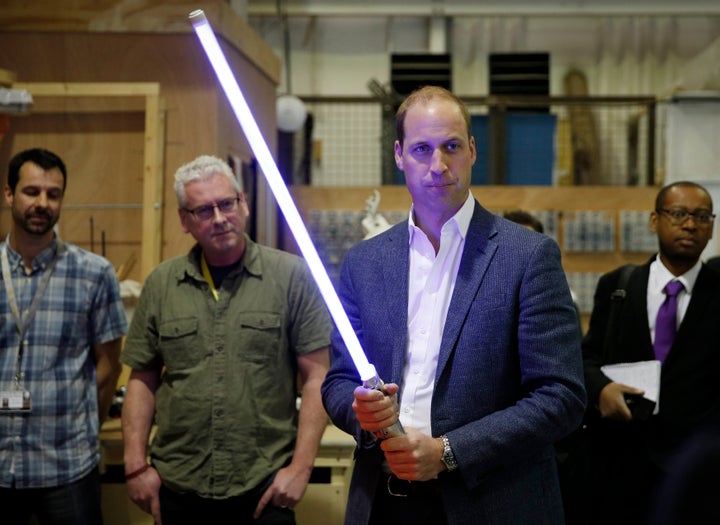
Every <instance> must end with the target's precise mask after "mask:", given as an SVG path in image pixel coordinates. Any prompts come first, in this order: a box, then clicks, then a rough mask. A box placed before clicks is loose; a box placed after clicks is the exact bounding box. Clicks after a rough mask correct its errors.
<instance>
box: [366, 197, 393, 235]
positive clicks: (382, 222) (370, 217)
mask: <svg viewBox="0 0 720 525" xmlns="http://www.w3.org/2000/svg"><path fill="white" fill-rule="evenodd" d="M379 204H380V192H379V191H378V190H373V194H372V195H371V196H370V197H368V198H367V200H366V201H365V218H364V219H363V220H362V221H361V223H360V224H362V227H363V232H364V233H365V237H364V239H369V238H370V237H375V236H376V235H377V234H378V233H382V232H384V231H385V230H387V229H388V228H389V227H390V226H391V225H390V223H389V222H388V221H387V219H385V217H383V216H382V215H381V214H380V213H378V211H377V209H378V206H379Z"/></svg>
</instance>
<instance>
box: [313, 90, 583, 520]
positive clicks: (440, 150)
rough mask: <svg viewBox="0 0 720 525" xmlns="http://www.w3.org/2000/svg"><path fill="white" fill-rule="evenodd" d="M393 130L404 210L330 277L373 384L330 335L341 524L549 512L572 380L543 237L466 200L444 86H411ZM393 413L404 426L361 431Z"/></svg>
mask: <svg viewBox="0 0 720 525" xmlns="http://www.w3.org/2000/svg"><path fill="white" fill-rule="evenodd" d="M397 133H398V139H397V141H396V143H395V160H396V163H397V166H398V168H399V169H400V170H402V171H403V172H404V173H405V179H406V184H407V187H408V190H409V192H410V194H411V196H412V209H411V211H410V215H409V220H408V221H405V222H403V223H401V224H399V225H396V226H394V227H393V228H391V229H389V230H387V231H385V232H383V233H381V234H380V235H377V236H376V237H373V238H372V239H369V240H367V241H364V242H362V243H360V244H359V245H357V246H355V247H354V248H352V249H351V250H349V252H348V253H347V255H346V259H345V261H344V263H343V267H342V270H341V284H340V297H341V300H342V302H343V305H344V307H345V309H346V311H347V313H348V316H349V318H350V321H351V323H352V325H353V327H354V329H355V331H356V333H357V335H358V337H359V339H360V343H361V345H362V347H363V349H364V350H365V352H366V353H367V355H368V358H369V360H370V362H372V363H373V364H374V365H375V367H376V369H377V371H378V373H379V376H380V377H381V378H383V379H384V380H385V381H386V382H387V384H386V385H385V388H384V391H380V390H373V389H366V388H363V387H362V386H358V385H359V384H360V378H359V375H358V373H357V371H356V370H355V369H354V366H353V363H352V361H351V360H350V357H349V355H348V352H347V350H346V348H345V345H344V342H343V341H342V339H341V338H340V336H339V334H338V333H337V332H335V333H334V335H333V338H332V366H331V370H330V371H329V373H328V375H327V378H326V381H325V382H324V384H323V388H322V392H323V401H324V403H325V408H326V409H327V411H328V413H329V414H330V417H331V418H332V420H333V421H334V423H335V424H336V425H338V426H339V427H340V428H342V429H343V430H345V431H346V432H348V433H350V434H353V435H354V436H355V437H356V439H357V443H358V445H357V453H356V463H355V466H354V469H353V476H352V481H351V486H350V493H349V501H348V506H347V510H346V517H345V523H346V524H348V525H350V524H353V525H354V524H362V525H367V524H368V523H372V524H375V523H381V522H385V523H393V524H404V523H407V524H410V523H412V524H413V525H422V524H432V525H442V524H451V525H452V524H458V525H466V524H468V523H483V524H484V525H494V524H502V525H511V524H518V525H520V524H522V525H527V524H533V525H542V524H548V525H550V524H553V525H556V524H558V523H562V522H563V511H562V503H561V498H560V491H559V484H558V477H557V472H556V466H555V454H554V450H553V443H554V442H555V441H557V440H558V439H559V438H561V437H563V436H564V435H566V434H567V433H568V432H570V431H571V430H572V429H573V428H574V427H576V426H577V425H578V424H579V422H580V419H581V417H582V413H583V411H584V407H585V390H584V387H583V384H582V363H581V353H580V338H579V337H578V328H577V320H576V316H575V312H574V309H573V304H572V300H571V297H570V291H569V289H568V285H567V281H566V279H565V275H564V274H563V270H562V267H561V265H560V251H559V249H558V246H557V244H556V243H555V242H554V241H553V240H552V239H550V238H549V237H547V236H544V235H541V234H538V233H536V232H533V231H531V230H529V229H528V228H525V227H523V226H520V225H518V224H515V223H512V222H510V221H507V220H505V219H502V218H500V217H497V216H495V215H493V214H491V213H489V212H488V211H487V210H485V209H484V208H483V207H482V206H481V205H480V204H479V203H478V202H477V201H476V200H475V199H474V198H473V196H472V194H471V193H470V176H471V168H472V165H473V163H474V162H475V158H476V149H475V142H474V139H473V138H472V136H471V135H470V117H469V115H468V112H467V108H466V107H465V105H464V104H463V103H462V102H461V101H460V100H458V99H457V98H456V97H455V96H454V95H452V94H451V93H450V92H448V91H447V90H444V89H441V88H436V87H426V88H422V89H421V90H419V91H416V92H415V93H413V94H411V95H410V96H409V97H408V98H407V99H406V100H405V102H403V104H402V105H401V106H400V108H399V110H398V114H397ZM399 385H401V386H399ZM398 412H399V414H398ZM398 418H399V420H400V422H401V423H402V426H403V427H404V429H405V433H404V434H401V435H394V436H393V437H390V438H388V439H384V440H380V439H377V438H376V437H375V435H374V433H376V432H378V431H380V430H381V429H383V428H387V427H390V426H391V425H393V424H395V423H396V422H397V421H398Z"/></svg>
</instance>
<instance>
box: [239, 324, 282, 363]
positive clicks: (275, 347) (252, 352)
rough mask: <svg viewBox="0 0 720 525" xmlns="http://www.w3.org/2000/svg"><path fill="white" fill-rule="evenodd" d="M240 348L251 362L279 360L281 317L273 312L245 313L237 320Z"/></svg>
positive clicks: (242, 353)
mask: <svg viewBox="0 0 720 525" xmlns="http://www.w3.org/2000/svg"><path fill="white" fill-rule="evenodd" d="M237 321H238V322H237V325H236V326H237V329H238V333H237V338H236V339H235V340H236V341H238V348H239V349H240V350H241V355H242V356H243V357H244V358H245V359H246V360H247V361H249V362H254V363H262V362H266V361H267V360H269V359H275V358H277V353H278V351H279V350H280V346H281V339H282V338H281V330H280V326H281V323H280V315H278V314H277V313H273V312H244V313H242V314H240V315H239V316H238V318H237Z"/></svg>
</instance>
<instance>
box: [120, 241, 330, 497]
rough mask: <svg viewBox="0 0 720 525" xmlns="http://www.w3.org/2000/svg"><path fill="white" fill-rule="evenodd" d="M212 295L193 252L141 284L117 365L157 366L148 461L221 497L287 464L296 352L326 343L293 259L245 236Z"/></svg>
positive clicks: (302, 270) (183, 486) (315, 300)
mask: <svg viewBox="0 0 720 525" xmlns="http://www.w3.org/2000/svg"><path fill="white" fill-rule="evenodd" d="M247 241H248V243H247V248H246V250H245V255H244V256H243V260H242V262H241V264H240V265H239V266H238V267H237V268H236V269H234V270H233V271H232V272H230V273H229V274H228V275H227V277H225V278H224V280H223V281H222V284H221V285H220V287H219V288H218V290H217V292H218V300H217V301H216V300H215V298H214V297H213V294H212V291H211V289H210V286H209V285H208V283H207V282H206V280H205V278H204V277H203V276H202V272H201V270H200V264H199V257H200V248H199V246H195V247H194V248H193V249H192V250H191V251H190V253H189V254H188V255H185V256H181V257H177V258H174V259H171V260H169V261H166V262H164V263H162V264H160V265H159V266H158V267H157V268H156V269H155V270H154V271H153V272H152V273H151V275H150V276H149V277H148V279H147V280H146V282H145V285H144V287H143V292H142V294H141V297H140V299H139V301H138V305H137V308H136V310H135V313H134V315H133V319H132V323H131V326H130V331H129V333H128V337H127V340H126V343H125V348H124V350H123V353H122V357H121V360H122V362H123V363H125V364H127V365H128V366H130V367H131V368H133V369H138V370H151V369H160V368H162V367H163V366H164V367H166V370H165V372H164V374H163V376H162V380H161V383H160V385H159V387H158V390H157V392H156V416H155V417H156V424H157V433H156V437H155V439H154V442H153V443H152V446H151V451H150V455H151V458H152V461H153V464H154V466H155V467H156V468H157V470H158V472H159V473H160V476H161V477H162V479H163V482H164V483H165V484H166V485H167V486H168V487H169V488H171V489H173V490H175V491H178V492H194V493H197V494H198V495H200V496H202V497H207V498H226V497H231V496H237V495H241V494H244V493H246V492H248V491H250V490H252V489H253V488H255V487H257V486H258V485H259V484H260V483H261V482H262V481H263V480H265V479H266V478H267V477H268V476H269V475H271V474H272V473H273V472H275V471H277V470H278V469H279V468H281V467H282V466H283V465H284V464H285V463H287V462H288V461H289V459H290V458H291V456H292V453H293V448H294V446H295V437H296V433H297V410H296V396H297V392H298V388H297V384H296V383H297V379H296V378H297V364H296V357H297V356H298V355H302V354H305V353H308V352H312V351H314V350H318V349H320V348H323V347H325V346H328V345H329V343H330V338H329V337H330V330H331V322H330V317H329V315H328V312H327V308H326V307H325V304H324V303H323V301H322V299H321V296H320V294H319V292H318V290H317V287H316V285H315V282H314V280H313V279H312V276H311V275H310V272H309V270H308V268H307V266H306V264H305V263H304V261H303V260H302V259H300V258H299V257H297V256H294V255H291V254H289V253H286V252H282V251H279V250H274V249H271V248H267V247H264V246H261V245H258V244H256V243H254V242H252V241H250V239H249V238H247Z"/></svg>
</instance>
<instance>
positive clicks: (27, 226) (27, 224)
mask: <svg viewBox="0 0 720 525" xmlns="http://www.w3.org/2000/svg"><path fill="white" fill-rule="evenodd" d="M12 213H13V219H14V221H15V224H17V225H18V226H19V227H20V228H22V230H23V231H24V232H26V233H28V234H30V235H36V236H38V237H42V236H43V235H46V234H47V233H48V232H50V231H51V230H52V229H53V228H54V227H55V225H56V224H57V221H58V219H60V214H58V215H56V216H55V217H53V216H52V215H51V214H49V213H45V212H40V213H38V212H35V213H27V214H21V213H20V212H18V211H17V210H13V212H12ZM38 215H41V216H43V217H45V218H46V219H47V223H46V224H45V226H41V227H38V226H33V225H32V223H31V218H32V217H33V216H38Z"/></svg>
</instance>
